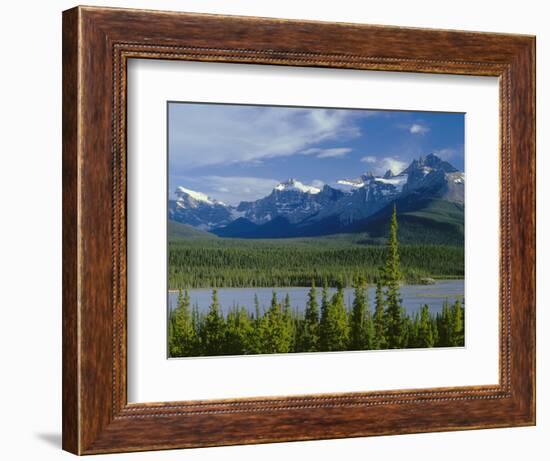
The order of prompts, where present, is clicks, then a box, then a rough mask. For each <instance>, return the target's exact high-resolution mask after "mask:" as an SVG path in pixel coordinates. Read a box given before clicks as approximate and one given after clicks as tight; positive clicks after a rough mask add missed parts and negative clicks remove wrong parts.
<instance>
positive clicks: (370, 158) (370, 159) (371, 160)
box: [361, 155, 377, 163]
mask: <svg viewBox="0 0 550 461" xmlns="http://www.w3.org/2000/svg"><path fill="white" fill-rule="evenodd" d="M376 160H377V159H376V157H375V156H374V155H367V156H366V157H363V158H362V159H361V161H362V162H365V163H376Z"/></svg>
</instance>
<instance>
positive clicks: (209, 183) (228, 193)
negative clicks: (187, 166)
mask: <svg viewBox="0 0 550 461" xmlns="http://www.w3.org/2000/svg"><path fill="white" fill-rule="evenodd" d="M178 183H181V184H178V185H181V186H184V187H187V188H189V189H191V190H195V191H197V192H202V193H203V194H206V195H208V196H209V197H212V198H214V199H216V200H220V201H222V202H224V203H227V204H228V205H238V204H239V202H242V201H250V200H257V199H259V198H261V197H265V196H266V195H268V194H269V193H270V192H271V191H272V190H273V188H274V187H275V186H276V185H277V184H278V183H279V181H277V180H275V179H270V178H256V177H250V176H192V177H181V178H178Z"/></svg>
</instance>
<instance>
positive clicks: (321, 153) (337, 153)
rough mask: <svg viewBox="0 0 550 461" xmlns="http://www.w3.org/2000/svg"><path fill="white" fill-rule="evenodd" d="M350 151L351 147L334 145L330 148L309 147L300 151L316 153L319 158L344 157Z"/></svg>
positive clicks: (306, 153)
mask: <svg viewBox="0 0 550 461" xmlns="http://www.w3.org/2000/svg"><path fill="white" fill-rule="evenodd" d="M350 152H351V149H350V148H349V147H332V148H328V149H321V148H319V147H311V148H309V149H306V150H303V151H301V152H300V153H301V154H304V155H315V156H316V157H317V158H336V157H343V156H344V155H346V154H349V153H350Z"/></svg>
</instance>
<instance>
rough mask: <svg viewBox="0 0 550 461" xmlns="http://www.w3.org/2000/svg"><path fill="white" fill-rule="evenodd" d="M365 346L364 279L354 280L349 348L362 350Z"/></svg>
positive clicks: (365, 299) (365, 298)
mask: <svg viewBox="0 0 550 461" xmlns="http://www.w3.org/2000/svg"><path fill="white" fill-rule="evenodd" d="M366 346H367V290H366V287H365V281H364V279H362V278H360V277H356V278H355V280H354V299H353V305H352V310H351V316H350V344H349V348H350V349H351V350H363V349H365V348H366Z"/></svg>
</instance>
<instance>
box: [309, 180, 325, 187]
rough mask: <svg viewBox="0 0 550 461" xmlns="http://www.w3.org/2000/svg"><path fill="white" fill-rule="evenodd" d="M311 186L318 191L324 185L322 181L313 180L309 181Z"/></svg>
mask: <svg viewBox="0 0 550 461" xmlns="http://www.w3.org/2000/svg"><path fill="white" fill-rule="evenodd" d="M311 185H312V186H313V187H317V188H318V189H322V188H323V186H324V185H325V181H322V180H321V179H314V180H313V181H311Z"/></svg>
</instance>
